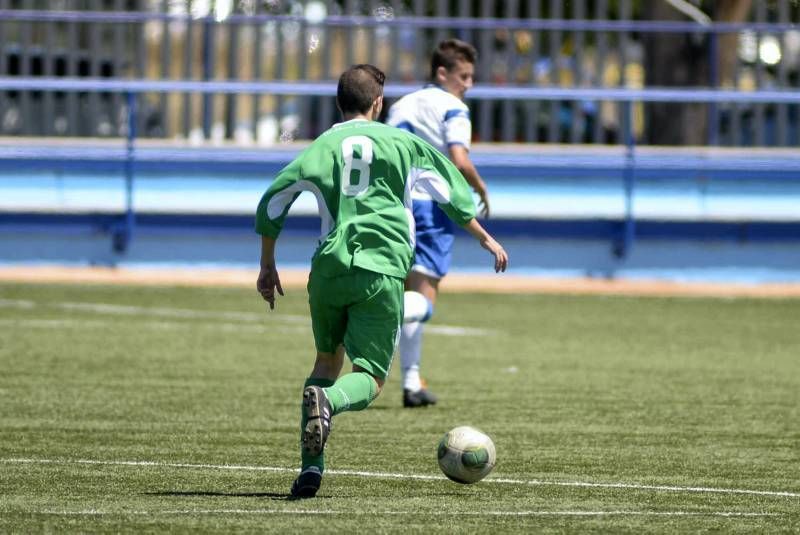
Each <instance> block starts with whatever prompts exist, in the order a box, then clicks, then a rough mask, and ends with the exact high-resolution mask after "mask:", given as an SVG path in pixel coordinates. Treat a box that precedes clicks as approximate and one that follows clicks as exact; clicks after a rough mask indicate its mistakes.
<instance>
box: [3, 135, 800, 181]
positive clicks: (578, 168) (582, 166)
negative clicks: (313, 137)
mask: <svg viewBox="0 0 800 535" xmlns="http://www.w3.org/2000/svg"><path fill="white" fill-rule="evenodd" d="M301 150H302V147H299V146H298V147H287V148H280V147H272V148H262V149H241V148H202V149H199V148H154V147H142V148H137V149H135V151H134V153H133V154H134V166H135V168H136V171H146V172H147V171H152V172H181V171H183V172H191V171H200V172H220V173H224V174H226V175H227V174H231V173H257V174H261V175H263V176H274V175H275V174H276V173H277V172H278V171H279V170H280V169H282V168H283V167H284V166H285V165H286V164H288V163H289V162H290V161H292V159H294V158H295V157H296V156H297V155H298V154H299V153H300V151H301ZM127 158H128V153H127V151H126V149H125V147H124V146H123V145H122V140H120V145H119V146H118V147H114V146H112V145H109V146H83V147H80V146H64V145H61V146H59V145H36V144H33V145H20V146H0V169H4V170H11V171H15V170H21V169H27V170H51V169H59V170H92V171H115V172H116V171H119V170H120V169H121V168H122V166H123V165H124V164H125V162H126V161H127ZM472 158H473V161H474V163H475V164H476V165H477V166H478V168H479V169H480V170H481V173H482V174H484V175H486V176H494V177H502V178H511V179H532V180H533V179H535V178H536V177H541V176H547V177H548V178H552V177H568V178H584V177H585V178H618V177H620V176H621V173H622V171H623V170H624V169H625V168H626V167H627V166H628V165H631V164H632V165H633V170H634V172H635V175H636V178H637V179H648V178H650V179H670V178H675V177H686V176H687V175H688V176H691V177H702V178H705V179H719V180H748V179H753V180H756V179H758V180H762V179H769V180H787V181H798V180H800V153H789V152H785V151H779V152H771V153H770V152H766V153H765V151H755V152H753V153H749V152H748V151H746V150H740V151H736V152H735V153H731V152H725V153H719V154H717V153H702V152H701V153H696V154H690V153H687V152H686V151H675V152H669V151H666V150H664V151H659V152H657V153H648V152H647V151H644V150H642V149H640V150H639V151H638V152H637V153H635V155H634V157H633V159H632V160H628V159H626V157H625V156H624V155H623V154H622V152H615V151H614V150H613V149H610V150H607V151H603V152H602V153H601V152H598V151H582V150H580V149H578V148H576V149H573V150H571V151H567V152H563V153H554V152H549V151H548V152H547V153H537V152H536V151H535V150H533V151H532V150H528V151H526V152H518V153H513V152H508V151H506V152H484V151H482V150H481V151H473V155H472Z"/></svg>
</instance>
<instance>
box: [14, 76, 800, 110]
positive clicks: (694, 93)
mask: <svg viewBox="0 0 800 535" xmlns="http://www.w3.org/2000/svg"><path fill="white" fill-rule="evenodd" d="M419 87H420V86H419V84H389V85H387V86H386V88H385V90H384V94H385V95H386V96H387V97H401V96H403V95H406V94H408V93H410V92H412V91H415V90H417V89H419ZM0 90H6V91H22V90H24V91H71V92H92V93H162V92H181V93H237V94H238V93H245V94H272V95H310V96H324V97H333V96H336V83H335V82H330V81H327V82H326V81H320V82H295V81H286V80H279V81H272V82H250V81H236V80H230V81H211V82H199V81H193V80H109V79H106V78H46V77H0ZM469 99H470V100H490V99H502V100H597V101H617V102H717V103H731V102H739V103H762V104H800V91H796V90H758V91H739V90H732V89H710V88H702V87H698V88H691V87H682V88H656V87H651V88H647V89H627V88H600V87H597V88H591V87H531V86H522V85H507V86H496V85H488V84H478V85H475V86H474V87H473V88H472V89H471V90H470V93H469Z"/></svg>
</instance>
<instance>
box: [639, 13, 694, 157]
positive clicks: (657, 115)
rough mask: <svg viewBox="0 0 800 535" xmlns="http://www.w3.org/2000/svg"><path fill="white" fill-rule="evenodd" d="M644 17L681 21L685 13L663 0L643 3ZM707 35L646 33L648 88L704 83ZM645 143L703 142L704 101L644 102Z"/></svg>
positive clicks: (688, 143)
mask: <svg viewBox="0 0 800 535" xmlns="http://www.w3.org/2000/svg"><path fill="white" fill-rule="evenodd" d="M645 18H646V19H648V20H669V21H685V20H687V19H686V16H685V15H683V14H682V13H680V12H679V11H677V10H676V9H675V8H674V7H672V6H671V5H669V4H668V3H667V2H665V1H663V0H654V1H652V2H647V4H646V7H645ZM708 43H709V37H708V35H707V34H688V35H687V34H680V33H664V32H659V33H648V34H646V35H645V38H644V46H645V70H646V74H645V82H646V85H647V86H648V87H675V86H678V87H687V86H708V85H710V80H709V72H710V69H709V45H708ZM646 117H647V130H646V137H647V142H649V143H650V144H653V145H703V144H705V143H706V140H707V131H708V114H707V113H706V104H704V103H698V104H694V103H670V102H652V103H649V104H647V114H646Z"/></svg>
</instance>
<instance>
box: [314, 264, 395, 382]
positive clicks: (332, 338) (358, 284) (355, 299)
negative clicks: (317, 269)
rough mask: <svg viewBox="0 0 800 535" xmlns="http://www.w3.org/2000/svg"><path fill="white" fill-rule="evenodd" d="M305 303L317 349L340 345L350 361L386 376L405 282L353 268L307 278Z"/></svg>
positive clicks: (326, 351) (392, 355)
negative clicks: (339, 273) (347, 271)
mask: <svg viewBox="0 0 800 535" xmlns="http://www.w3.org/2000/svg"><path fill="white" fill-rule="evenodd" d="M308 304H309V305H310V307H311V325H312V328H313V330H314V342H315V343H316V346H317V351H320V352H323V353H334V352H335V351H336V348H338V347H339V346H340V345H342V344H344V348H345V350H346V351H347V356H348V357H349V358H350V360H351V361H352V362H353V364H354V365H357V366H360V367H361V368H363V369H364V370H365V371H367V372H368V373H370V374H371V375H373V376H375V377H378V378H380V379H386V376H387V375H388V374H389V368H390V367H391V365H392V358H393V357H394V352H395V349H396V348H397V342H398V340H399V338H400V326H401V324H402V322H403V280H402V279H399V278H397V277H390V276H388V275H383V274H381V273H375V272H373V271H367V270H365V269H359V268H354V269H353V271H352V272H350V273H347V274H344V275H338V276H336V277H325V276H322V275H315V274H314V270H312V271H311V276H310V277H309V279H308Z"/></svg>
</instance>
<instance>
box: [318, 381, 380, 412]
mask: <svg viewBox="0 0 800 535" xmlns="http://www.w3.org/2000/svg"><path fill="white" fill-rule="evenodd" d="M325 394H327V396H328V401H329V402H330V404H331V409H332V410H333V414H339V413H340V412H345V411H360V410H363V409H366V408H367V407H368V406H369V404H370V403H372V400H373V399H375V397H376V396H377V395H378V384H377V383H376V382H375V379H373V378H372V376H371V375H370V374H368V373H364V372H353V373H348V374H347V375H343V376H341V377H339V379H338V380H337V381H336V382H335V383H334V384H333V386H329V387H327V388H325Z"/></svg>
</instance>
